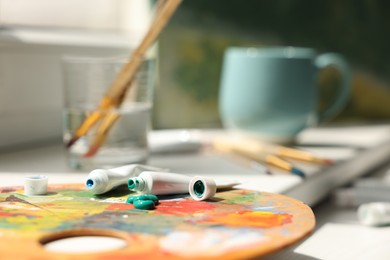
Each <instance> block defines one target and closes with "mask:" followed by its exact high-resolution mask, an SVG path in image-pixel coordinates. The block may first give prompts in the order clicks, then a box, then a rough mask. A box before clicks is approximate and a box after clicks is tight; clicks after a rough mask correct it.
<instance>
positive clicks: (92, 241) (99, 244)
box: [44, 236, 127, 254]
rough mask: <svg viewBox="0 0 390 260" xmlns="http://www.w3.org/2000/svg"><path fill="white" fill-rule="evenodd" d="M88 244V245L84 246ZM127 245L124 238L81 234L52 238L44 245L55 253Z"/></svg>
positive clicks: (89, 250) (80, 251) (89, 251)
mask: <svg viewBox="0 0 390 260" xmlns="http://www.w3.org/2000/svg"><path fill="white" fill-rule="evenodd" d="M86 245H88V246H86ZM126 246H127V243H126V241H125V240H123V239H120V238H115V237H103V236H81V237H68V238H63V239H58V240H54V241H52V242H49V243H47V244H45V245H44V248H45V249H46V250H47V251H51V252H57V253H73V254H80V253H98V252H105V251H110V250H115V249H121V248H124V247H126Z"/></svg>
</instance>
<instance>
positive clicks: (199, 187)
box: [194, 180, 205, 197]
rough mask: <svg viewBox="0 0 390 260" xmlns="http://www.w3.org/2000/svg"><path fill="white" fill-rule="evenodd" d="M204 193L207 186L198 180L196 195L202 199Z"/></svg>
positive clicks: (195, 185)
mask: <svg viewBox="0 0 390 260" xmlns="http://www.w3.org/2000/svg"><path fill="white" fill-rule="evenodd" d="M204 191H205V186H204V183H203V181H201V180H198V181H196V182H195V183H194V193H195V195H196V196H198V197H202V195H203V194H204Z"/></svg>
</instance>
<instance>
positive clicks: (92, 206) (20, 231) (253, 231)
mask: <svg viewBox="0 0 390 260" xmlns="http://www.w3.org/2000/svg"><path fill="white" fill-rule="evenodd" d="M127 196H128V194H112V193H111V194H109V195H107V196H99V197H97V196H94V195H92V194H91V193H90V192H89V191H87V190H85V188H84V187H83V185H79V184H67V185H51V186H50V187H49V194H48V195H45V196H25V195H23V190H22V189H21V188H20V187H19V188H18V187H11V188H0V237H1V243H0V256H1V257H5V256H6V257H8V258H9V259H68V258H69V256H71V258H72V259H75V258H77V257H78V256H80V258H81V257H82V258H83V259H122V258H123V259H127V257H134V258H153V259H178V258H209V257H224V258H226V259H231V258H247V257H255V256H261V255H265V254H267V253H270V252H273V251H276V250H278V249H281V248H283V247H286V246H288V245H290V244H292V243H294V242H296V241H298V240H300V239H302V238H304V237H305V236H306V235H307V234H309V233H310V231H311V230H312V229H313V228H314V225H315V219H314V215H313V212H312V211H311V209H310V208H309V207H308V206H306V205H305V204H303V203H302V202H300V201H297V200H295V199H292V198H289V197H286V196H283V195H278V194H271V193H265V192H255V191H248V190H230V191H224V192H218V193H217V194H216V196H215V197H214V198H213V199H212V200H209V201H194V200H193V199H191V198H190V197H181V198H180V197H179V198H177V197H175V198H173V197H171V198H169V197H166V198H163V199H161V200H160V204H159V205H157V207H156V209H155V210H151V211H145V210H138V209H135V208H134V207H133V205H131V204H126V203H125V201H126V198H127ZM82 235H102V236H112V237H119V238H122V239H124V240H125V241H126V242H127V245H128V246H127V247H126V248H123V249H119V250H112V251H107V252H103V253H92V254H91V253H89V254H81V255H77V254H72V255H70V254H65V253H53V252H50V251H46V250H45V249H44V247H43V246H42V244H44V243H46V242H48V241H52V240H55V239H58V238H63V237H72V236H82Z"/></svg>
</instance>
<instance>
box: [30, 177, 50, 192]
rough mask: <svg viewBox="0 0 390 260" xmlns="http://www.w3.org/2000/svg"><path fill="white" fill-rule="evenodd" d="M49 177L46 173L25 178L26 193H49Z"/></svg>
mask: <svg viewBox="0 0 390 260" xmlns="http://www.w3.org/2000/svg"><path fill="white" fill-rule="evenodd" d="M47 182H48V177H47V176H45V175H39V176H31V177H26V178H25V179H24V194H26V195H45V194H46V193H47Z"/></svg>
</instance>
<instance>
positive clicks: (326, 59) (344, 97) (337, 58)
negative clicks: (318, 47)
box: [315, 53, 351, 122]
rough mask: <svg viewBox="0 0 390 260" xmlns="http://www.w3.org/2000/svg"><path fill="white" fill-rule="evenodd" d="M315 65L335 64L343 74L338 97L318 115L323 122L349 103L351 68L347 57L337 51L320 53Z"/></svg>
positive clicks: (318, 66)
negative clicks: (346, 59)
mask: <svg viewBox="0 0 390 260" xmlns="http://www.w3.org/2000/svg"><path fill="white" fill-rule="evenodd" d="M315 65H316V66H317V68H318V69H323V68H325V67H328V66H334V67H335V68H336V69H338V70H339V72H340V74H341V85H340V87H339V90H338V92H337V95H336V97H335V98H334V100H333V101H332V102H331V103H330V105H329V106H328V107H327V108H326V109H325V110H324V111H323V112H321V113H319V115H318V118H319V122H323V121H325V120H328V119H330V118H331V117H333V116H335V115H336V114H337V113H338V112H340V110H341V109H342V108H343V107H344V106H345V105H346V104H347V101H348V97H349V95H350V89H351V86H350V85H351V70H350V68H349V66H348V64H347V62H346V61H345V59H344V58H343V57H342V56H341V55H339V54H336V53H325V54H321V55H319V56H318V57H317V58H316V59H315Z"/></svg>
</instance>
